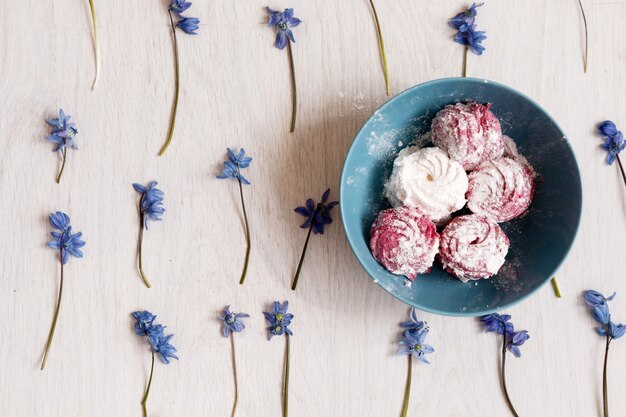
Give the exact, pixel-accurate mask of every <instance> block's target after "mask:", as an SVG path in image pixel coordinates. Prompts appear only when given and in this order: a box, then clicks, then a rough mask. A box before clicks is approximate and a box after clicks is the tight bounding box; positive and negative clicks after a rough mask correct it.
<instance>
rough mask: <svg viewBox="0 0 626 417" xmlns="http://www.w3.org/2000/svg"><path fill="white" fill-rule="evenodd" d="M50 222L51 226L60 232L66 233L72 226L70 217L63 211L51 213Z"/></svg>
mask: <svg viewBox="0 0 626 417" xmlns="http://www.w3.org/2000/svg"><path fill="white" fill-rule="evenodd" d="M48 220H49V221H50V226H52V227H53V228H54V229H57V230H58V231H60V232H65V231H66V230H67V228H68V227H69V226H70V217H69V216H68V215H67V214H65V213H63V212H61V211H57V212H56V213H51V214H50V216H49V217H48Z"/></svg>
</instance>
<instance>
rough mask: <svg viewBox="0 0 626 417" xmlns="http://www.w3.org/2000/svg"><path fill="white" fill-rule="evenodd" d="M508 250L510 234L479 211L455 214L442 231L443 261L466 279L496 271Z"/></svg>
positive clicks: (446, 267)
mask: <svg viewBox="0 0 626 417" xmlns="http://www.w3.org/2000/svg"><path fill="white" fill-rule="evenodd" d="M508 251H509V238H508V237H507V236H506V234H505V233H504V231H503V230H502V229H501V228H500V226H498V224H497V223H496V222H494V221H492V220H489V219H487V218H486V217H482V216H479V215H476V214H469V215H466V216H459V217H457V218H455V219H454V220H452V221H451V222H450V223H449V224H448V225H447V226H446V228H445V229H444V230H443V232H442V233H441V244H440V248H439V257H440V259H441V264H442V265H443V268H444V269H445V270H446V271H448V272H450V273H451V274H452V275H454V276H455V277H457V278H458V279H460V280H461V281H463V282H467V281H469V280H476V279H481V278H489V277H491V276H493V275H495V274H497V273H498V271H499V270H500V267H502V265H503V264H504V259H505V257H506V254H507V253H508Z"/></svg>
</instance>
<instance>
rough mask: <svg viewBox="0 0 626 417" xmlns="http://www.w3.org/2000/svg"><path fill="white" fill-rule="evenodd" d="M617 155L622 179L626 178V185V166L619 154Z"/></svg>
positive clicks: (625, 180) (625, 181) (625, 182)
mask: <svg viewBox="0 0 626 417" xmlns="http://www.w3.org/2000/svg"><path fill="white" fill-rule="evenodd" d="M616 156H617V165H618V166H619V170H620V172H621V173H622V179H623V180H624V185H626V173H624V166H623V165H622V160H621V159H619V155H616Z"/></svg>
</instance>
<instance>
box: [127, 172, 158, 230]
mask: <svg viewBox="0 0 626 417" xmlns="http://www.w3.org/2000/svg"><path fill="white" fill-rule="evenodd" d="M157 185H158V182H156V181H150V183H149V184H148V186H147V187H145V186H143V185H141V184H137V183H134V184H133V188H134V189H135V191H137V192H138V193H139V194H141V199H140V200H139V209H140V211H141V214H142V220H143V226H144V228H145V229H148V220H163V213H164V212H165V209H164V208H163V199H164V197H165V194H164V193H163V191H161V190H159V189H158V188H156V186H157Z"/></svg>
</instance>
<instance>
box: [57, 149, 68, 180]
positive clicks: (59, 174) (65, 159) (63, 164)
mask: <svg viewBox="0 0 626 417" xmlns="http://www.w3.org/2000/svg"><path fill="white" fill-rule="evenodd" d="M65 161H67V148H63V162H61V169H60V170H59V173H58V174H57V184H58V183H60V182H61V175H63V170H64V169H65Z"/></svg>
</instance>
